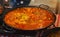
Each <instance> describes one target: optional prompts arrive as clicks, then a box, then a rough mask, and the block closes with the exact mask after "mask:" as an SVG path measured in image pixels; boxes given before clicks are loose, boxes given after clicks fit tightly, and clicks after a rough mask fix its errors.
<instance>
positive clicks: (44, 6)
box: [39, 4, 49, 9]
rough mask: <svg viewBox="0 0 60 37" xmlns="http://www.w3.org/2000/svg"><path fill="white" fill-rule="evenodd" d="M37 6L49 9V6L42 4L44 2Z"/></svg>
mask: <svg viewBox="0 0 60 37" xmlns="http://www.w3.org/2000/svg"><path fill="white" fill-rule="evenodd" d="M39 7H41V8H44V9H49V6H48V5H44V4H41V5H39Z"/></svg>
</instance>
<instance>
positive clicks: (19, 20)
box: [3, 7, 54, 30]
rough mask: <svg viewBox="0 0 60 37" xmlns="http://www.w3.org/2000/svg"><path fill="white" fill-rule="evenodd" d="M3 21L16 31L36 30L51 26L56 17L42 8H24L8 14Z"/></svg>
mask: <svg viewBox="0 0 60 37" xmlns="http://www.w3.org/2000/svg"><path fill="white" fill-rule="evenodd" d="M3 20H4V22H5V23H6V24H7V25H8V26H10V27H13V28H15V29H22V30H36V29H41V28H45V27H47V26H49V25H51V23H53V21H54V16H53V14H52V13H51V12H49V11H48V10H45V9H42V8H37V7H22V8H17V9H15V10H12V11H10V12H8V13H7V14H6V15H5V17H4V19H3Z"/></svg>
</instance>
